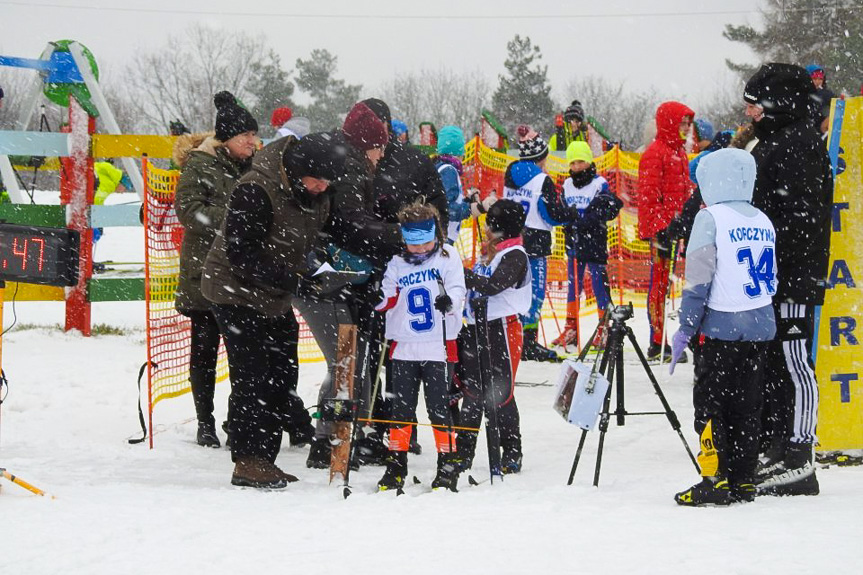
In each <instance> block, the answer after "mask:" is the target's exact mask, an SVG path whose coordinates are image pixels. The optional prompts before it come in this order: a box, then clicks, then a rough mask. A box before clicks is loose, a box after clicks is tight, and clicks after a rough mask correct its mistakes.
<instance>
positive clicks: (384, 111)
mask: <svg viewBox="0 0 863 575" xmlns="http://www.w3.org/2000/svg"><path fill="white" fill-rule="evenodd" d="M363 104H365V105H366V106H368V107H369V109H370V110H371V111H372V112H374V113H375V116H377V117H378V119H379V120H380V121H381V122H383V123H384V125H385V126H386V127H387V132H388V133H389V134H392V133H393V118H392V114H391V113H390V107H389V106H387V103H386V102H384V101H383V100H379V99H378V98H367V99H365V100H363Z"/></svg>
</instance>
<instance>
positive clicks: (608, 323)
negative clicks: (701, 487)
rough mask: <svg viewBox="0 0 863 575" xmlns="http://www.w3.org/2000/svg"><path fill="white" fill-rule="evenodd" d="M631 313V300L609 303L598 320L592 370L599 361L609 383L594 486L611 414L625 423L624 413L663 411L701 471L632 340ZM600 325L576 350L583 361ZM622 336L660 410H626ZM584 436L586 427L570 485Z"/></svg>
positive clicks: (573, 474)
mask: <svg viewBox="0 0 863 575" xmlns="http://www.w3.org/2000/svg"><path fill="white" fill-rule="evenodd" d="M632 316H633V311H632V303H629V304H627V305H625V306H624V305H620V306H615V307H612V306H609V309H608V311H607V312H606V314H605V320H604V322H603V324H601V326H604V327H605V333H606V334H607V337H606V343H605V350H604V351H600V356H597V358H596V363H594V371H597V365H598V372H599V373H602V374H603V375H604V376H605V378H606V379H607V380H608V383H609V384H610V385H609V387H608V392H607V393H606V394H605V400H604V402H603V404H602V411H601V412H600V414H599V416H600V419H599V446H598V448H597V452H596V469H595V471H594V474H593V485H594V487H597V486H599V472H600V468H601V466H602V448H603V446H604V444H605V433H606V432H607V431H608V420H609V419H610V417H611V416H612V415H613V416H615V418H616V421H617V425H625V423H626V416H627V415H665V417H666V418H667V419H668V423H669V424H671V428H672V429H673V430H674V431H676V432H677V435H678V437H680V441H681V442H682V443H683V447H684V449H686V453H687V454H688V455H689V459H690V460H691V461H692V464H693V465H694V466H695V469H696V471H698V472H699V473H700V471H701V470H700V469H699V467H698V462H697V461H696V460H695V455H693V453H692V450H691V449H689V445H688V444H687V443H686V439H685V438H684V437H683V433H682V432H681V431H680V421H679V420H678V419H677V415H676V414H675V413H674V411H673V410H672V409H671V406H670V405H668V401H667V400H666V399H665V394H663V393H662V389H661V388H660V387H659V382H658V381H657V380H656V377H655V376H654V375H653V371H652V370H651V369H650V366H649V365H648V363H647V358H646V357H645V356H644V353H643V352H642V351H641V348H640V347H638V343H637V342H636V341H635V335H634V334H633V333H632V328H630V327H629V326H628V325H626V320H628V319H630V318H632ZM599 329H600V326H597V328H596V329H595V330H594V332H593V335H592V336H591V337H590V339H589V340H588V342H589V343H588V344H587V345H586V346H585V347H584V349H583V350H582V351H581V354H579V356H578V361H583V360H584V358H585V357H586V356H587V354H588V352H589V351H590V349H591V347H593V341H594V338H595V336H596V334H597V332H598V331H599ZM624 336H626V337H627V338H628V339H629V342H630V343H631V344H632V346H633V347H634V348H635V353H636V354H637V355H638V359H639V361H640V362H641V365H642V367H643V368H644V371H645V372H646V373H647V377H648V379H650V383H651V384H652V385H653V390H654V391H655V392H656V395H657V396H658V397H659V401H660V403H662V408H663V411H640V412H630V411H626V405H625V402H624V387H625V384H624V381H625V376H624V371H623V338H624ZM615 376H616V377H615ZM612 388H614V389H615V399H616V403H615V409H614V411H613V412H612V411H610V409H611V390H612ZM586 438H587V430H586V429H583V430H582V432H581V439H579V441H578V449H577V450H576V452H575V459H573V461H572V470H571V471H570V472H569V481H567V485H572V481H573V479H574V478H575V470H576V469H577V468H578V462H579V460H580V459H581V451H582V449H583V448H584V441H585V439H586Z"/></svg>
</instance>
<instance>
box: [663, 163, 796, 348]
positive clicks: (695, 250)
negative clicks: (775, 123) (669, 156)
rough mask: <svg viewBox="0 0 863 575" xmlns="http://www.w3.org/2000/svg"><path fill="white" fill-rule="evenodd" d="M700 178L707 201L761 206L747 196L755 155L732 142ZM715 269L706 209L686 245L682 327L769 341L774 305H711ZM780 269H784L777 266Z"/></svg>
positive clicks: (751, 211) (703, 167)
mask: <svg viewBox="0 0 863 575" xmlns="http://www.w3.org/2000/svg"><path fill="white" fill-rule="evenodd" d="M697 176H698V184H699V186H700V188H701V196H702V198H703V199H704V203H705V204H707V205H708V206H712V205H714V204H719V203H721V204H724V205H726V206H728V207H730V208H732V209H734V210H735V211H737V212H738V213H739V214H741V215H743V216H747V217H751V216H753V215H755V214H757V213H758V210H757V209H756V208H755V207H753V206H752V204H750V203H749V202H750V201H751V200H752V190H753V189H754V187H755V159H754V158H753V157H752V155H751V154H750V153H749V152H745V151H743V150H738V149H734V148H726V149H723V150H717V151H716V152H713V153H712V154H710V155H707V156H705V157H704V158H702V160H701V162H700V163H699V164H698V174H697ZM715 273H716V222H715V221H714V219H713V216H712V215H711V214H710V212H708V211H707V210H701V211H700V212H698V215H697V216H695V223H694V224H693V225H692V234H691V235H690V236H689V243H688V245H687V248H686V283H685V286H684V288H683V301H682V303H681V305H680V331H682V332H683V333H685V334H686V335H688V336H689V337H690V338H691V337H692V336H693V335H695V334H696V333H698V332H701V333H703V334H704V335H706V336H707V337H711V338H714V339H721V340H725V341H769V340H771V339H773V337H774V335H776V321H775V319H774V316H773V306H772V305H766V306H764V307H760V308H757V309H753V310H748V311H740V312H726V311H717V310H714V309H710V308H708V307H707V300H708V298H709V296H710V287H711V285H712V283H713V277H714V274H715ZM778 273H782V270H778Z"/></svg>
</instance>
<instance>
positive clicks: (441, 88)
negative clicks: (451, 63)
mask: <svg viewBox="0 0 863 575" xmlns="http://www.w3.org/2000/svg"><path fill="white" fill-rule="evenodd" d="M380 94H381V98H382V99H383V100H384V101H385V102H386V103H387V104H388V105H389V106H390V110H391V111H392V115H393V117H394V118H398V119H400V120H402V121H403V122H405V123H406V124H407V125H408V126H409V127H410V128H411V130H416V128H417V126H419V124H420V122H432V123H433V124H434V125H435V126H436V127H438V128H440V127H441V126H444V125H447V124H452V125H455V126H459V127H460V128H462V129H463V130H464V132H465V134H466V135H468V136H469V135H470V134H471V133H473V132H475V131H476V130H478V129H479V118H480V113H481V110H482V109H483V108H487V107H488V106H489V104H490V101H491V97H490V95H491V84H490V82H489V80H488V78H486V77H485V76H484V75H483V74H482V72H481V71H479V70H475V71H472V72H454V71H452V70H449V69H446V68H443V67H441V68H438V69H436V70H428V69H423V70H420V71H418V72H409V73H403V74H399V75H397V76H396V77H394V78H393V79H391V80H389V81H388V82H386V83H384V84H383V85H382V86H381V88H380Z"/></svg>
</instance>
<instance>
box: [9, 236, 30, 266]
mask: <svg viewBox="0 0 863 575" xmlns="http://www.w3.org/2000/svg"><path fill="white" fill-rule="evenodd" d="M12 253H13V254H15V255H16V256H21V271H22V272H23V271H26V270H27V240H24V247H23V248H21V249H20V250H19V249H18V238H17V237H16V238H15V239H13V240H12Z"/></svg>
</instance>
